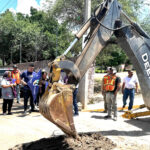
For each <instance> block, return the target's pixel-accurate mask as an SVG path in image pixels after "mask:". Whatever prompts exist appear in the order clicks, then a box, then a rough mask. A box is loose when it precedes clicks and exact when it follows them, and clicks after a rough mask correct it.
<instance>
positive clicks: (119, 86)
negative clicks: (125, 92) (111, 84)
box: [115, 77, 121, 95]
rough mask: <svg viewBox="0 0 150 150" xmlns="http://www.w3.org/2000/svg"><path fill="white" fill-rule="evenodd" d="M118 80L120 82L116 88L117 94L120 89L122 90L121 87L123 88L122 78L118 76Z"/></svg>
mask: <svg viewBox="0 0 150 150" xmlns="http://www.w3.org/2000/svg"><path fill="white" fill-rule="evenodd" d="M117 80H118V81H117V82H118V83H117V89H116V91H115V95H117V93H118V91H119V90H120V88H121V79H120V78H119V77H118V79H117Z"/></svg>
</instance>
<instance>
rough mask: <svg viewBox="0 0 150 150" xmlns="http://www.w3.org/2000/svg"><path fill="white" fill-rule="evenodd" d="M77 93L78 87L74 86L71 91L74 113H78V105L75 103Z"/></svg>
mask: <svg viewBox="0 0 150 150" xmlns="http://www.w3.org/2000/svg"><path fill="white" fill-rule="evenodd" d="M77 93H78V88H76V89H75V90H74V92H73V107H74V114H76V115H77V114H78V105H77Z"/></svg>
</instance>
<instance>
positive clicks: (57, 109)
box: [39, 0, 150, 137]
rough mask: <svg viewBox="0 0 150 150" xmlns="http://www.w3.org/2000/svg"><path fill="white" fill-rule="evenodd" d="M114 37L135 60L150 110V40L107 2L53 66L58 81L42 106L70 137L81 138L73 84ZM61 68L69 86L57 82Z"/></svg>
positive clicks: (113, 2) (115, 3) (118, 7)
mask: <svg viewBox="0 0 150 150" xmlns="http://www.w3.org/2000/svg"><path fill="white" fill-rule="evenodd" d="M121 18H123V19H121ZM123 20H126V22H128V24H127V23H125V21H123ZM87 31H89V32H88V34H87V36H86V38H85V42H86V44H85V47H84V49H83V51H82V53H81V54H80V55H79V56H78V58H77V59H76V61H74V62H73V61H70V60H68V59H65V55H66V54H67V53H68V52H69V51H70V50H71V49H72V47H73V46H74V45H75V43H76V42H78V40H79V39H81V38H82V37H83V35H84V34H85V33H86V32H87ZM112 37H115V39H116V42H117V43H118V44H119V45H120V46H121V48H122V49H123V50H124V51H125V53H126V54H127V56H128V57H129V59H130V60H131V62H132V64H133V66H134V68H135V70H136V72H137V76H138V79H139V83H140V87H141V92H142V95H143V100H144V104H145V106H146V107H147V108H148V110H150V92H149V91H150V37H149V36H148V35H147V34H146V33H145V32H144V30H143V29H142V28H141V27H140V26H139V25H138V24H136V23H135V22H133V21H132V20H131V19H130V18H129V17H128V16H127V15H126V14H125V13H124V12H123V10H122V8H121V5H120V4H119V3H118V1H117V0H104V1H103V3H101V4H100V5H99V6H98V7H97V8H96V9H95V11H94V14H93V16H91V18H90V19H89V20H87V22H86V23H85V24H84V25H83V27H82V28H81V29H80V30H79V32H78V33H77V34H76V35H75V39H74V41H73V42H72V43H71V44H70V46H69V47H68V49H67V50H66V51H65V52H64V53H63V54H62V56H60V57H59V58H58V59H56V60H54V62H52V63H51V64H50V66H51V68H52V69H51V71H52V70H54V72H53V71H52V77H55V80H53V81H52V85H51V87H48V88H47V90H46V92H45V94H44V95H43V97H42V99H41V101H40V104H39V107H40V112H41V114H42V115H43V116H44V117H45V118H46V119H48V120H49V121H51V122H53V123H54V124H55V125H57V126H58V127H59V128H60V129H61V130H62V131H64V132H65V133H66V134H67V135H69V136H73V137H77V132H76V129H75V126H74V122H73V112H72V92H73V89H74V87H73V85H77V84H78V83H79V82H80V80H81V79H82V77H83V76H84V74H85V73H86V72H87V70H88V68H89V67H90V66H91V64H92V63H93V61H94V60H95V58H96V56H97V55H98V54H99V53H100V52H101V51H102V50H103V49H104V48H105V47H106V46H107V45H108V44H109V43H111V42H110V41H111V39H112ZM60 69H62V70H67V73H68V77H69V79H68V84H67V85H62V84H61V83H58V82H57V81H58V80H59V76H60Z"/></svg>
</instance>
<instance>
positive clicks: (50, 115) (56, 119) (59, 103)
mask: <svg viewBox="0 0 150 150" xmlns="http://www.w3.org/2000/svg"><path fill="white" fill-rule="evenodd" d="M72 92H73V90H72V88H71V86H70V85H62V84H60V83H56V82H55V83H54V84H53V85H52V87H51V89H49V87H48V88H47V89H46V92H45V93H44V95H43V97H42V99H41V100H40V103H39V109H40V113H41V114H42V115H43V116H44V117H45V118H46V119H48V120H49V121H51V122H52V123H54V124H55V125H57V126H58V127H59V128H60V129H61V130H62V131H63V132H65V133H66V134H67V135H69V136H73V137H76V136H77V133H76V129H75V126H74V121H73V110H72V101H73V96H72Z"/></svg>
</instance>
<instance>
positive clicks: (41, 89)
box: [39, 70, 48, 98]
mask: <svg viewBox="0 0 150 150" xmlns="http://www.w3.org/2000/svg"><path fill="white" fill-rule="evenodd" d="M47 86H48V81H47V72H46V71H45V70H42V78H41V80H40V81H39V96H40V98H41V97H42V96H43V94H44V93H45V90H46V88H47Z"/></svg>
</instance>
